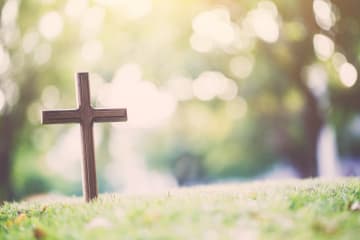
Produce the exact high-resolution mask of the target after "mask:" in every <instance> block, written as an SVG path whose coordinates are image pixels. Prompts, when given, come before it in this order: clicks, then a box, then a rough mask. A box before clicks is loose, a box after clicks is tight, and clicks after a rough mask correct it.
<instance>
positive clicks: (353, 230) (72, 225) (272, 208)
mask: <svg viewBox="0 0 360 240" xmlns="http://www.w3.org/2000/svg"><path fill="white" fill-rule="evenodd" d="M358 204H360V180H359V179H339V180H334V181H324V180H303V181H284V182H274V181H272V182H256V183H247V184H230V185H212V186H205V187H194V188H185V189H180V190H173V191H169V192H166V193H158V194H152V195H136V196H135V195H121V194H109V195H101V196H100V198H99V199H98V200H96V201H94V202H92V203H90V204H85V203H82V200H81V199H79V198H69V199H67V200H63V201H58V202H47V203H46V202H21V203H5V204H4V205H2V206H1V207H0V239H1V240H2V239H11V240H13V239H69V240H70V239H86V240H88V239H129V240H130V239H131V240H133V239H196V240H200V239H206V240H213V239H241V240H249V239H360V211H359V209H358Z"/></svg>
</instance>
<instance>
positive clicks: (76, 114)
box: [42, 72, 127, 202]
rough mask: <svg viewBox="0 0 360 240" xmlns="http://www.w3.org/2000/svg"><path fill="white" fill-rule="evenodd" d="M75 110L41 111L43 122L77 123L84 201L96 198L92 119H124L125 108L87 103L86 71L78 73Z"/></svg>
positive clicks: (108, 120)
mask: <svg viewBox="0 0 360 240" xmlns="http://www.w3.org/2000/svg"><path fill="white" fill-rule="evenodd" d="M77 93H78V94H77V100H78V101H77V102H78V108H77V109H69V110H55V111H43V112H42V124H56V123H80V126H81V136H82V145H83V162H82V184H83V195H84V197H85V200H86V202H89V201H91V200H92V199H94V198H96V197H97V194H98V186H97V181H96V167H95V154H94V137H93V130H92V127H93V123H94V122H120V121H126V120H127V112H126V109H94V108H92V107H91V104H90V89H89V74H88V73H86V72H84V73H78V74H77Z"/></svg>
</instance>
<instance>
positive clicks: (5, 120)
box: [0, 73, 38, 203]
mask: <svg viewBox="0 0 360 240" xmlns="http://www.w3.org/2000/svg"><path fill="white" fill-rule="evenodd" d="M24 75H26V77H25V79H24V81H23V82H22V85H20V86H19V95H20V98H19V101H18V102H17V104H16V105H15V106H14V107H13V108H12V109H11V111H9V112H7V113H5V114H4V115H2V116H1V117H0V133H1V136H0V203H2V202H3V201H5V200H12V199H13V197H14V185H13V184H12V180H11V178H12V166H13V161H14V158H13V154H14V152H15V150H16V144H17V140H18V138H19V137H20V134H21V131H22V130H24V126H25V125H26V122H27V120H26V119H27V118H26V112H27V108H28V106H29V105H30V104H31V103H32V101H33V100H34V99H35V97H36V92H37V90H38V89H37V84H36V81H35V77H34V74H30V73H24Z"/></svg>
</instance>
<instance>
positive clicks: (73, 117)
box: [41, 109, 81, 124]
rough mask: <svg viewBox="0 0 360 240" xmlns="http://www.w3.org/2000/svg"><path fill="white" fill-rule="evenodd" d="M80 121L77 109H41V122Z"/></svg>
mask: <svg viewBox="0 0 360 240" xmlns="http://www.w3.org/2000/svg"><path fill="white" fill-rule="evenodd" d="M80 121H81V118H80V111H79V109H72V110H51V111H43V112H42V118H41V123H42V124H57V123H79V122H80Z"/></svg>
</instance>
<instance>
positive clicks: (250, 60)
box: [0, 0, 360, 202]
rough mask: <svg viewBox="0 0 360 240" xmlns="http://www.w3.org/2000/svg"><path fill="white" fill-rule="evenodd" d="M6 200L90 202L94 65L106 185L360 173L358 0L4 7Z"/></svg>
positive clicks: (16, 1) (40, 1) (44, 1)
mask: <svg viewBox="0 0 360 240" xmlns="http://www.w3.org/2000/svg"><path fill="white" fill-rule="evenodd" d="M0 8H1V19H0V21H1V24H0V134H1V135H0V202H1V201H3V200H12V199H21V198H24V197H26V196H29V195H33V194H41V193H56V194H67V195H73V194H74V195H81V159H82V155H81V138H80V129H79V126H78V125H76V124H74V125H72V124H70V125H51V126H42V125H40V111H41V110H42V109H61V108H74V107H76V93H75V84H74V83H75V79H74V76H75V73H76V72H78V71H89V72H90V73H91V75H90V85H91V94H92V102H93V106H96V107H126V108H127V109H128V117H129V121H128V122H126V123H114V124H112V123H107V124H102V123H101V124H96V125H95V127H94V132H95V142H96V143H95V145H96V158H97V159H96V163H97V174H98V181H99V190H100V192H146V191H151V192H154V191H157V190H159V191H161V190H164V189H167V188H169V187H175V186H184V185H194V184H207V183H217V182H229V181H247V180H252V179H264V178H307V177H317V176H321V177H337V176H359V175H360V85H359V82H358V79H359V77H358V69H359V64H360V15H359V14H358V10H359V9H360V1H358V0H347V1H341V0H336V1H335V0H334V1H330V0H314V1H312V0H287V1H283V0H282V1H280V0H277V1H275V0H273V1H270V0H261V1H254V0H172V1H167V0H93V1H90V0H67V1H55V0H36V1H35V0H26V1H25V0H23V1H21V0H6V1H4V0H0Z"/></svg>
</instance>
